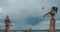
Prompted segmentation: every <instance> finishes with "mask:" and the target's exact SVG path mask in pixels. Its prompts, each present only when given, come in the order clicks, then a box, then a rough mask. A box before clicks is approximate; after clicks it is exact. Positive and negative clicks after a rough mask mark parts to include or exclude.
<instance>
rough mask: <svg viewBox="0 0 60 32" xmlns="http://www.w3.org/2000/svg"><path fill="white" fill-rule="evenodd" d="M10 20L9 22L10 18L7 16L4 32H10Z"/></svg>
mask: <svg viewBox="0 0 60 32" xmlns="http://www.w3.org/2000/svg"><path fill="white" fill-rule="evenodd" d="M10 24H11V23H10V20H9V16H8V15H7V16H6V19H5V31H4V32H8V31H9V28H10Z"/></svg>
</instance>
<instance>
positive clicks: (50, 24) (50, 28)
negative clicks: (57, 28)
mask: <svg viewBox="0 0 60 32" xmlns="http://www.w3.org/2000/svg"><path fill="white" fill-rule="evenodd" d="M52 27H53V25H52V20H51V21H50V32H53V31H52Z"/></svg>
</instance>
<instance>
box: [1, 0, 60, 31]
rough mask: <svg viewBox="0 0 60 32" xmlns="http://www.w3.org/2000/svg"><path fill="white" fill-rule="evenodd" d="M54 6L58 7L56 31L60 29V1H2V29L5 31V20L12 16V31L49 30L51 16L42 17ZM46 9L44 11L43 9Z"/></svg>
mask: <svg viewBox="0 0 60 32" xmlns="http://www.w3.org/2000/svg"><path fill="white" fill-rule="evenodd" d="M52 6H56V7H58V12H57V13H56V15H55V19H56V29H60V0H0V29H4V28H5V25H4V19H5V16H6V15H9V16H10V21H11V23H12V25H13V27H11V28H10V29H16V30H23V29H29V28H32V29H33V30H44V29H49V22H50V15H48V16H46V17H42V16H43V15H44V14H46V13H47V12H49V11H50V9H51V7H52ZM42 7H44V9H42Z"/></svg>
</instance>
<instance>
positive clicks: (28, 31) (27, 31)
mask: <svg viewBox="0 0 60 32" xmlns="http://www.w3.org/2000/svg"><path fill="white" fill-rule="evenodd" d="M23 32H32V29H31V28H30V29H29V30H23Z"/></svg>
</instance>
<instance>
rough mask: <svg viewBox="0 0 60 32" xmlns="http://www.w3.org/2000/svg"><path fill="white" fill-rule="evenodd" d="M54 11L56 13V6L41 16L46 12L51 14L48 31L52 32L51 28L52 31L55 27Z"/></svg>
mask: <svg viewBox="0 0 60 32" xmlns="http://www.w3.org/2000/svg"><path fill="white" fill-rule="evenodd" d="M55 13H57V7H52V9H51V11H50V12H48V13H47V14H45V15H44V16H43V17H45V16H47V15H48V14H50V15H51V20H50V32H52V28H53V30H54V32H56V29H55V18H54V16H55Z"/></svg>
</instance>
